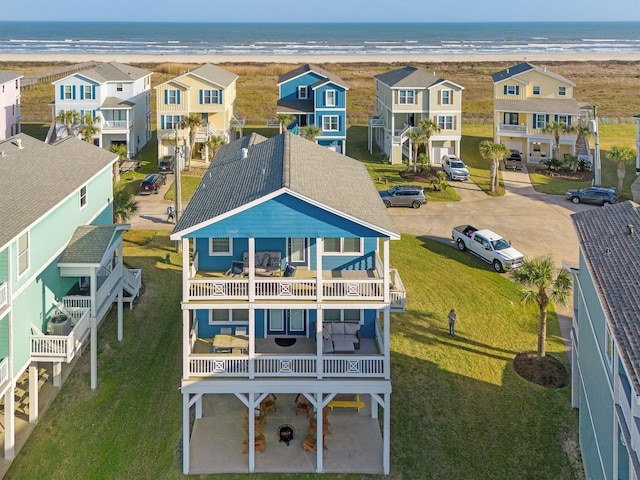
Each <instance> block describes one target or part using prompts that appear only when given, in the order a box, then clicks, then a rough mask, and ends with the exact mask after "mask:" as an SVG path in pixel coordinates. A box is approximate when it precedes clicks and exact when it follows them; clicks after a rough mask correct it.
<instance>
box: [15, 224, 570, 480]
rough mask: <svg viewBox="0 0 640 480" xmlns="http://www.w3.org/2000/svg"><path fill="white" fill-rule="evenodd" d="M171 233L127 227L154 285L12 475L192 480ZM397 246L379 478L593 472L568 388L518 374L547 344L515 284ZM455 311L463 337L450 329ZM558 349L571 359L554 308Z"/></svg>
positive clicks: (422, 244) (445, 254)
mask: <svg viewBox="0 0 640 480" xmlns="http://www.w3.org/2000/svg"><path fill="white" fill-rule="evenodd" d="M167 235H168V232H164V233H160V232H153V231H133V232H128V233H127V234H126V235H125V243H124V247H125V260H126V262H127V264H128V265H129V266H130V267H137V268H142V269H143V279H144V284H145V292H144V294H143V296H142V298H141V299H140V301H139V302H138V303H137V304H136V305H135V307H134V309H133V311H129V310H128V309H125V313H124V315H125V317H124V325H125V338H124V341H123V342H122V343H119V342H117V340H116V325H115V323H116V317H115V315H114V313H113V312H112V313H111V314H110V315H109V316H108V317H107V319H106V320H105V322H104V325H103V327H102V328H101V330H100V333H99V346H98V350H99V351H98V388H97V389H96V390H95V391H92V390H91V389H90V388H89V355H88V352H87V354H85V355H83V356H82V357H81V358H80V359H79V362H78V365H77V366H76V368H75V370H74V373H73V374H72V375H71V376H70V377H69V379H68V380H67V382H66V383H65V384H64V385H63V387H62V389H61V392H60V394H59V395H58V396H57V397H56V399H55V400H54V402H53V404H52V405H51V408H50V410H49V411H48V412H47V414H45V415H44V416H43V417H42V418H41V420H40V422H39V424H38V425H37V426H36V428H35V430H34V433H33V434H32V435H31V438H30V439H29V440H28V442H27V444H26V445H25V447H24V448H23V449H22V451H21V452H20V455H19V456H18V457H17V458H16V460H15V461H14V463H13V465H12V466H11V469H10V470H9V472H8V474H7V475H6V477H5V478H7V479H23V478H64V479H67V480H73V479H83V480H84V479H86V478H162V479H179V478H184V477H183V476H182V474H181V409H182V407H181V395H180V391H179V389H178V387H179V385H180V378H181V355H182V347H181V313H180V281H181V268H180V264H179V263H180V261H181V256H180V255H179V254H176V253H174V249H173V244H172V242H170V241H169V239H168V236H167ZM167 253H168V254H170V258H171V262H172V263H171V264H166V263H165V262H164V258H165V255H166V254H167ZM391 255H392V257H391V258H392V265H393V266H394V267H396V268H398V269H399V271H400V275H401V276H402V280H403V282H404V283H405V286H406V288H407V292H408V293H407V297H408V300H407V312H406V313H404V314H394V315H392V322H391V325H392V327H391V357H392V358H391V362H392V382H393V394H392V409H391V416H392V423H391V429H392V444H391V457H392V458H391V475H390V476H389V477H376V476H370V477H369V476H367V478H381V479H382V478H390V479H403V480H404V479H424V478H430V479H443V480H445V479H446V480H449V479H451V478H456V479H459V480H465V479H470V480H471V479H477V478H478V472H482V478H496V479H498V478H518V479H523V480H527V479H531V480H537V479H540V478H562V479H579V478H581V477H580V470H579V468H577V469H576V468H575V467H574V466H573V465H572V464H571V461H570V460H569V455H574V454H575V453H576V451H575V445H576V443H575V442H576V438H577V412H576V411H575V410H573V409H572V408H571V405H570V401H569V389H568V388H564V389H561V390H547V389H545V388H542V387H539V386H536V385H533V384H530V383H528V382H526V381H524V380H522V379H521V378H520V377H518V375H517V374H516V373H515V372H514V370H513V365H512V359H513V357H514V356H515V355H516V354H517V353H518V352H521V351H524V350H533V349H535V346H536V325H537V310H536V309H532V308H531V307H525V306H523V305H522V304H521V303H520V302H519V300H518V299H519V295H518V290H517V287H516V286H515V284H514V283H513V282H511V281H509V280H508V278H505V277H504V276H501V275H497V274H496V273H494V272H492V271H491V270H490V269H489V268H487V267H486V266H484V265H483V264H481V263H480V262H478V261H477V260H476V259H474V258H472V257H470V256H468V255H467V254H464V253H460V252H458V251H457V250H456V249H455V248H453V247H451V246H449V245H444V244H440V243H437V242H432V241H427V240H422V239H420V238H416V237H413V236H409V235H404V236H403V239H402V240H401V241H399V242H392V244H391ZM471 286H473V287H471ZM451 307H455V308H456V310H457V311H458V312H459V316H458V325H457V326H458V337H457V338H455V339H451V338H450V337H449V336H448V335H447V326H446V312H447V311H448V310H449V309H450V308H451ZM548 352H549V354H550V355H554V356H556V357H557V358H558V359H560V360H561V361H562V362H564V363H565V364H566V354H565V353H564V347H563V343H562V339H561V338H560V332H559V328H558V323H557V321H555V315H554V313H553V311H551V313H550V321H549V337H548ZM268 442H269V440H268ZM328 443H329V448H331V446H330V442H328ZM238 448H241V445H238ZM268 452H269V446H268V445H267V453H266V454H268ZM565 452H568V453H569V455H568V454H567V453H565ZM291 477H292V478H299V479H312V478H316V476H315V475H312V474H308V475H292V476H291ZM199 478H217V477H213V476H212V477H207V476H201V477H199ZM224 478H225V479H232V480H233V479H240V478H246V476H241V475H225V476H224ZM252 478H255V479H256V480H260V479H265V480H275V479H280V478H282V475H278V474H256V475H253V476H252ZM328 478H340V479H348V480H351V479H353V480H355V479H361V478H363V477H362V476H361V475H329V476H328Z"/></svg>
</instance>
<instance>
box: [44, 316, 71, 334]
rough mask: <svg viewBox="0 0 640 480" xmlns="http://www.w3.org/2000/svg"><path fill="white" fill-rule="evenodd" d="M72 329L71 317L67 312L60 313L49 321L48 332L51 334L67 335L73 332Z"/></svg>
mask: <svg viewBox="0 0 640 480" xmlns="http://www.w3.org/2000/svg"><path fill="white" fill-rule="evenodd" d="M72 329H73V325H72V324H71V317H70V316H69V315H67V314H66V313H58V314H56V315H54V316H53V317H51V319H50V320H49V321H48V322H47V333H48V334H49V335H65V336H66V335H69V334H70V333H71V330H72Z"/></svg>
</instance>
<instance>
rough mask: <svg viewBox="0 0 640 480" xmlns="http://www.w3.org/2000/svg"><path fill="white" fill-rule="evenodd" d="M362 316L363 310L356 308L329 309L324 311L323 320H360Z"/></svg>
mask: <svg viewBox="0 0 640 480" xmlns="http://www.w3.org/2000/svg"><path fill="white" fill-rule="evenodd" d="M361 318H362V310H356V309H345V310H336V309H327V310H324V311H323V319H322V321H323V322H325V323H326V322H358V323H360V319H361Z"/></svg>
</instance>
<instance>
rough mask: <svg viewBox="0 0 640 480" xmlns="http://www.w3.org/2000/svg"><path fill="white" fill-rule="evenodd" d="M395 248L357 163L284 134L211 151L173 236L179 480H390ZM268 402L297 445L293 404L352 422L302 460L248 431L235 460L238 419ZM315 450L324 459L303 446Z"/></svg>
mask: <svg viewBox="0 0 640 480" xmlns="http://www.w3.org/2000/svg"><path fill="white" fill-rule="evenodd" d="M354 184H357V185H358V192H357V194H354V191H353V188H352V186H353V185H354ZM399 238H400V236H399V234H398V233H396V230H395V227H394V225H393V222H392V221H391V217H390V216H389V214H388V212H387V210H386V209H385V207H384V205H383V204H382V202H381V201H380V196H379V194H378V192H377V190H376V189H375V187H374V185H373V183H372V182H371V178H370V177H369V174H368V173H367V171H366V169H365V167H364V165H362V164H361V163H360V162H358V161H356V160H353V159H351V158H349V157H346V156H344V155H341V154H338V153H336V152H333V151H331V150H329V149H327V148H324V147H321V146H319V145H316V144H314V143H313V142H310V141H309V140H307V139H305V138H302V137H300V136H297V135H294V134H292V133H291V132H285V133H282V134H280V135H278V136H275V137H273V138H270V139H266V138H264V137H262V136H260V135H257V134H252V135H250V136H247V137H244V138H241V139H239V140H237V141H235V142H232V143H230V144H228V145H225V146H223V147H222V148H221V149H220V150H219V152H218V153H217V155H216V157H215V158H214V160H213V162H212V164H211V166H210V167H209V169H208V171H207V172H206V173H205V175H204V178H203V180H202V182H201V184H200V186H199V187H198V189H197V190H196V192H195V194H194V196H193V198H192V200H191V201H190V202H189V205H188V207H187V208H186V210H185V212H184V215H183V216H182V217H180V218H179V220H178V222H177V224H176V226H175V229H174V231H173V233H172V234H171V239H172V240H176V241H180V242H182V251H183V278H182V309H183V310H182V312H183V314H182V315H183V316H182V324H183V375H182V394H183V438H184V443H183V462H184V463H183V470H184V473H185V474H211V473H230V472H265V471H270V472H298V473H310V472H352V473H381V474H388V473H389V455H390V395H391V376H390V374H391V372H390V350H389V338H390V321H391V312H392V311H395V312H402V311H404V305H405V290H404V287H403V285H402V281H401V279H400V276H399V275H398V272H397V271H396V270H394V269H392V268H391V266H390V249H389V243H390V241H391V240H396V239H399ZM274 396H275V397H277V399H278V400H277V405H278V408H277V414H274V415H277V416H278V417H276V420H274V421H272V420H269V425H273V426H272V427H269V428H276V427H277V424H278V423H279V422H283V423H285V424H287V425H289V424H290V425H295V428H296V430H297V431H298V432H299V434H298V435H299V437H300V441H302V439H304V438H305V435H304V432H305V431H306V430H307V428H309V427H308V426H307V425H306V424H307V418H306V416H297V415H296V413H297V410H294V399H296V398H300V396H303V397H305V398H306V399H307V401H308V402H309V405H312V406H313V409H314V410H316V411H318V412H320V411H322V412H324V413H325V414H327V413H328V410H329V409H333V408H338V407H346V408H345V409H347V408H349V407H353V410H351V411H350V412H349V413H348V414H346V415H345V419H344V420H343V421H341V422H338V421H336V422H332V423H331V432H330V433H331V435H329V432H328V431H327V430H328V428H327V426H326V425H324V426H322V425H321V424H322V422H318V425H317V430H316V429H315V427H314V429H313V430H311V429H310V431H309V434H308V435H307V437H306V439H305V441H304V444H302V446H303V448H304V449H305V450H306V449H307V448H308V449H309V450H308V451H306V453H303V452H300V450H299V448H300V445H301V444H300V443H298V448H297V449H295V450H293V448H292V449H289V450H285V451H284V452H283V451H282V450H281V448H282V447H281V448H280V449H279V448H277V447H278V442H277V440H274V439H273V437H274V435H273V434H275V431H274V432H271V433H272V434H271V435H269V434H267V432H263V431H262V430H261V428H262V423H260V424H258V423H256V425H254V423H253V422H247V424H246V427H245V428H246V435H247V436H246V437H245V445H246V448H245V451H244V453H243V451H242V450H243V444H242V441H241V437H240V436H239V435H237V436H234V433H233V432H238V433H239V432H241V430H240V428H239V426H240V425H242V421H243V419H245V418H246V417H245V415H246V414H247V412H256V414H257V416H258V417H259V418H264V415H265V414H266V413H265V412H263V407H264V408H266V407H265V402H267V403H269V402H271V405H272V406H275V399H274V398H275V397H274ZM379 410H380V411H382V412H383V419H382V421H381V422H380V421H379V420H378V411H379ZM194 415H195V420H193V419H192V418H193V416H194ZM296 422H298V423H296ZM213 425H215V426H216V427H212V426H213ZM381 425H382V428H381ZM323 432H324V433H323ZM325 435H326V436H327V437H326V438H325ZM234 438H237V441H236V440H234ZM265 439H266V450H265ZM323 439H324V441H325V444H326V447H327V448H329V449H332V446H331V445H333V448H334V449H332V450H331V451H332V454H331V456H327V457H326V458H325V457H324V456H323V449H322V448H318V449H315V447H312V446H311V445H315V444H316V443H317V444H318V445H319V444H320V443H321V442H322V441H323ZM296 441H297V440H296ZM339 445H347V447H345V448H342V447H338V446H339ZM348 445H351V447H348ZM283 448H285V449H286V447H283ZM258 451H259V452H260V453H258ZM287 451H288V452H292V451H295V453H292V454H290V455H288V456H286V457H285V458H281V459H279V457H277V456H275V457H274V455H283V454H284V453H285V452H287ZM244 454H248V457H247V456H245V455H244Z"/></svg>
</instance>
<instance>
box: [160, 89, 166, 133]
mask: <svg viewBox="0 0 640 480" xmlns="http://www.w3.org/2000/svg"><path fill="white" fill-rule="evenodd" d="M165 93H166V91H165ZM160 128H162V130H164V115H160Z"/></svg>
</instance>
